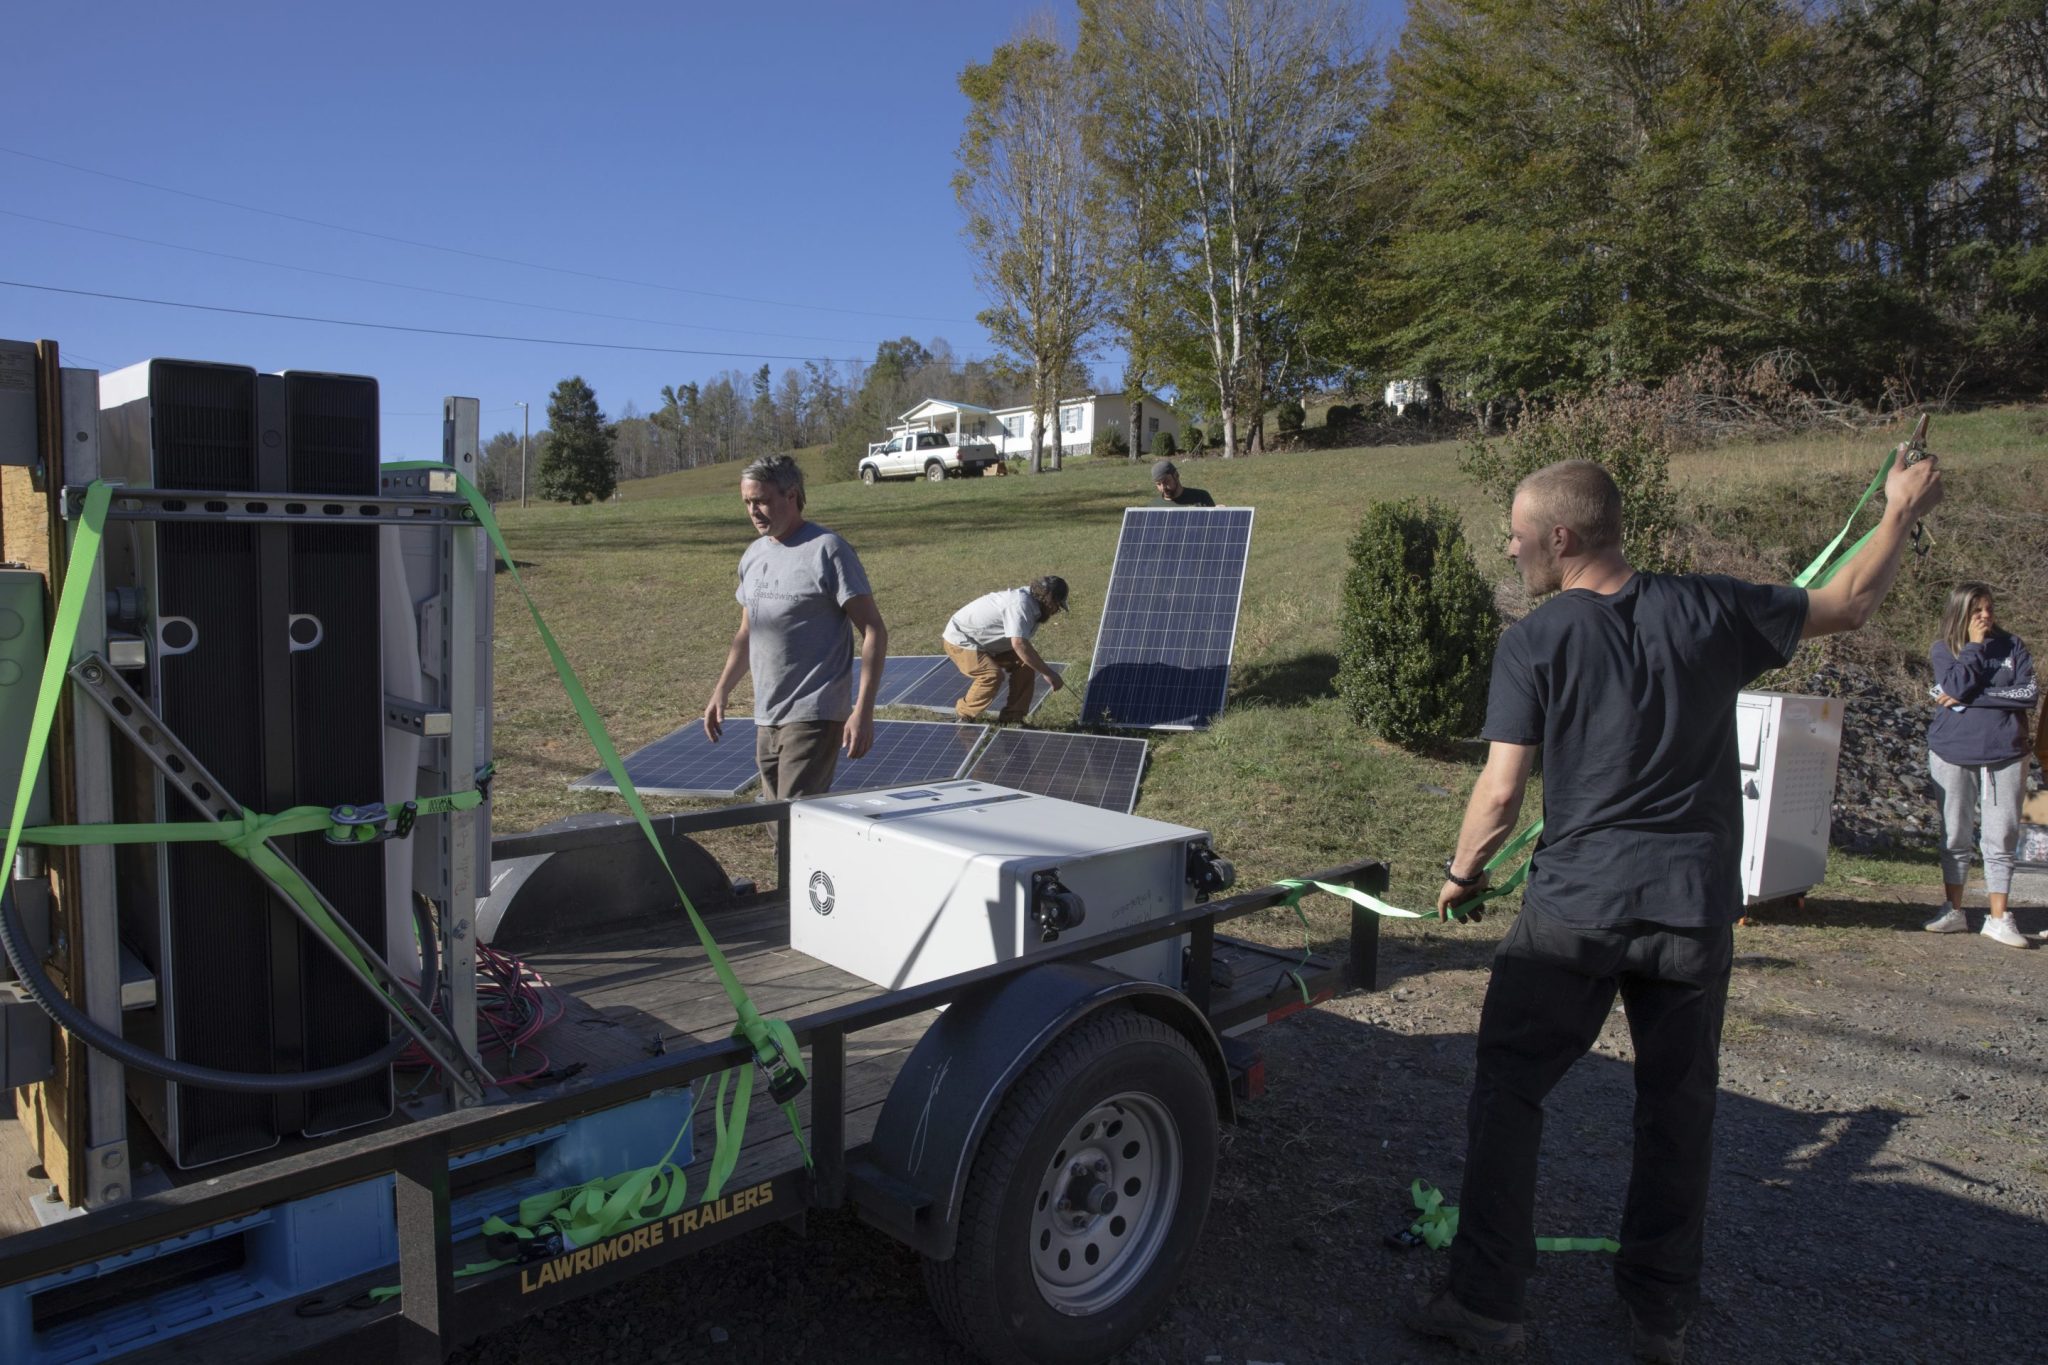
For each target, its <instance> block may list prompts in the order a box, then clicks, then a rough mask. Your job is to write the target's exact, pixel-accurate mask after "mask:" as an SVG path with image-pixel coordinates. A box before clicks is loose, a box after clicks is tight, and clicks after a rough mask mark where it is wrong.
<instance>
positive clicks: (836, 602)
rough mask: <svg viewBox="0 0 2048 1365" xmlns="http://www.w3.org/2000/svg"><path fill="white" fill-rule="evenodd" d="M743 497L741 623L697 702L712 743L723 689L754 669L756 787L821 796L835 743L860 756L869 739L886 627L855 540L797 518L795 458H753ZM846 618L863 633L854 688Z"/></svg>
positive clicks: (782, 795) (835, 759)
mask: <svg viewBox="0 0 2048 1365" xmlns="http://www.w3.org/2000/svg"><path fill="white" fill-rule="evenodd" d="M740 500H741V501H742V502H744V503H745V504H746V508H747V517H748V519H749V520H750V521H752V522H753V524H754V531H755V534H756V535H757V536H759V539H757V540H756V541H755V542H754V543H753V544H752V545H749V546H748V547H747V552H746V553H745V554H744V555H742V556H740V573H739V579H740V581H739V589H738V591H737V592H736V593H735V594H734V596H735V597H736V598H737V599H738V600H739V604H740V628H739V632H738V633H737V634H735V635H734V636H733V637H732V648H731V649H730V650H729V651H727V653H726V656H725V667H724V669H723V670H721V671H720V673H719V675H718V682H717V684H716V685H715V686H714V687H713V688H712V689H711V700H710V701H709V702H708V703H707V704H706V705H705V707H704V733H705V735H706V736H707V737H708V738H709V739H710V740H711V742H712V743H714V744H716V743H717V742H718V738H719V735H720V734H721V733H722V732H723V730H724V722H725V703H726V699H727V698H728V697H730V696H731V695H732V689H733V688H734V687H735V686H736V685H737V684H738V683H739V680H740V677H741V675H743V674H746V673H748V672H752V674H753V676H754V757H755V759H756V760H757V761H758V762H759V763H760V765H761V788H762V793H763V794H764V795H766V796H768V797H771V798H777V799H786V798H789V797H794V796H815V795H819V794H822V793H824V792H827V791H830V790H831V789H832V774H833V773H834V772H835V771H836V770H837V768H838V766H839V754H840V751H841V750H842V749H844V751H845V753H846V756H847V757H848V758H859V757H860V756H861V755H863V754H865V753H866V752H867V751H868V747H869V746H870V745H871V744H872V743H873V742H874V729H875V689H876V687H878V686H879V685H880V684H881V681H882V666H883V661H884V659H885V658H886V657H887V655H888V652H889V631H888V627H886V626H884V625H883V624H882V614H881V612H880V611H878V610H876V608H875V598H874V594H873V592H872V591H871V590H870V589H869V587H868V578H867V573H866V571H865V570H863V569H862V568H861V565H860V556H858V555H856V554H855V553H854V552H853V547H852V546H851V545H848V544H847V543H846V542H845V541H844V540H842V539H840V538H839V536H837V535H836V534H834V533H833V532H831V531H828V530H826V529H825V528H824V527H822V526H819V525H816V524H815V523H812V522H809V521H806V520H804V476H803V470H802V469H801V468H800V467H799V466H798V465H797V462H796V461H795V460H792V459H791V458H789V457H788V456H787V455H778V456H775V457H774V458H772V459H760V460H756V461H754V462H753V463H752V464H750V465H748V466H747V468H746V471H745V472H744V473H743V474H741V476H740ZM849 623H851V624H852V625H853V626H854V627H855V628H857V629H858V630H859V631H860V633H861V649H860V658H861V671H860V695H859V696H858V697H856V696H854V695H853V683H852V680H853V656H852V654H851V653H850V652H849V651H848V649H847V633H846V632H847V626H848V624H849Z"/></svg>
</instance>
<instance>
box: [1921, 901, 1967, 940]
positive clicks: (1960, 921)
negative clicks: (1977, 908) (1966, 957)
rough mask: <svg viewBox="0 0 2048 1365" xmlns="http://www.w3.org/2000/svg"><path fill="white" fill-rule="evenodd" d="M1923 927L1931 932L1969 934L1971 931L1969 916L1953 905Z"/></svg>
mask: <svg viewBox="0 0 2048 1365" xmlns="http://www.w3.org/2000/svg"><path fill="white" fill-rule="evenodd" d="M1921 928H1923V929H1925V930H1926V931H1927V932H1928V933H1930V934H1967V933H1969V932H1970V920H1969V917H1968V916H1966V915H1964V914H1963V912H1962V911H1960V910H1958V909H1956V908H1955V907H1954V906H1953V905H1951V906H1950V907H1949V908H1948V909H1946V910H1944V911H1942V912H1941V913H1940V914H1939V915H1937V916H1935V917H1934V918H1933V919H1931V920H1929V921H1927V923H1926V924H1924V925H1922V926H1921Z"/></svg>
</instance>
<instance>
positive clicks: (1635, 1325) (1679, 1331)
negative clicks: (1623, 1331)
mask: <svg viewBox="0 0 2048 1365" xmlns="http://www.w3.org/2000/svg"><path fill="white" fill-rule="evenodd" d="M1688 1325H1689V1324H1687V1323H1682V1322H1681V1323H1680V1324H1678V1326H1676V1327H1651V1326H1649V1325H1647V1324H1646V1323H1644V1321H1643V1320H1642V1319H1641V1318H1639V1317H1637V1316H1636V1310H1635V1309H1633V1308H1631V1309H1629V1310H1628V1348H1629V1350H1630V1351H1632V1352H1634V1354H1635V1358H1636V1359H1637V1360H1643V1361H1648V1362H1649V1363H1650V1365H1685V1329H1686V1327H1687V1326H1688Z"/></svg>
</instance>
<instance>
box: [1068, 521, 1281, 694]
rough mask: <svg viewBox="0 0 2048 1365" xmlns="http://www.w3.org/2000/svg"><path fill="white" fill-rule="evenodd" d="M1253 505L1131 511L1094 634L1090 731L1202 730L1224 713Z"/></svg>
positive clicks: (1250, 536)
mask: <svg viewBox="0 0 2048 1365" xmlns="http://www.w3.org/2000/svg"><path fill="white" fill-rule="evenodd" d="M1251 540H1252V509H1251V508H1249V507H1224V508H1213V509H1212V508H1192V507H1131V508H1126V509H1125V511H1124V525H1123V534H1122V535H1121V536H1119V537H1118V539H1117V546H1116V564H1115V566H1114V567H1113V568H1112V569H1111V570H1110V573H1109V592H1108V593H1107V594H1106V595H1105V596H1104V598H1103V603H1102V629H1101V631H1100V632H1099V633H1098V634H1097V635H1096V637H1095V658H1094V661H1093V662H1092V663H1091V664H1090V665H1089V673H1088V694H1087V696H1086V697H1084V698H1083V699H1082V702H1081V723H1082V724H1083V725H1110V726H1116V727H1119V728H1122V729H1127V730H1144V729H1150V730H1190V729H1200V728H1201V727H1203V726H1206V725H1207V724H1208V723H1209V722H1210V721H1211V720H1213V719H1215V718H1216V716H1217V715H1219V714H1220V713H1221V712H1222V710H1223V697H1224V693H1225V692H1226V691H1227V690H1228V688H1229V686H1230V656H1231V650H1232V647H1233V646H1234V645H1235V643H1236V639H1237V609H1238V603H1239V601H1240V599H1241V598H1242V597H1243V595H1244V566H1245V556H1246V554H1247V553H1248V552H1249V551H1250V549H1251Z"/></svg>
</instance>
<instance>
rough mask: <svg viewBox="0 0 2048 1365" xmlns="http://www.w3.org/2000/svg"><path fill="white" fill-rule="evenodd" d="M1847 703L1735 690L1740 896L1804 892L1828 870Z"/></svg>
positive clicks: (1746, 899)
mask: <svg viewBox="0 0 2048 1365" xmlns="http://www.w3.org/2000/svg"><path fill="white" fill-rule="evenodd" d="M1844 705H1845V703H1844V702H1843V701H1842V700H1841V699H1840V698H1839V697H1800V696H1792V695H1790V694H1787V693H1784V692H1744V693H1742V694H1741V695H1740V696H1739V697H1737V698H1736V702H1735V735H1736V749H1737V757H1738V761H1739V762H1740V763H1741V765H1742V900H1743V904H1745V905H1755V904H1756V903H1757V902H1759V901H1767V900H1775V899H1777V898H1778V897H1780V896H1796V895H1799V894H1800V893H1802V892H1804V891H1806V890H1807V889H1808V888H1810V887H1812V886H1814V885H1816V884H1817V883H1818V882H1819V881H1820V880H1821V878H1822V877H1823V876H1825V875H1826V873H1827V866H1828V825H1829V822H1830V818H1831V815H1832V812H1833V808H1834V801H1835V767H1836V764H1837V762H1838V761H1839V760H1840V758H1841V755H1842V713H1843V709H1844Z"/></svg>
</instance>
